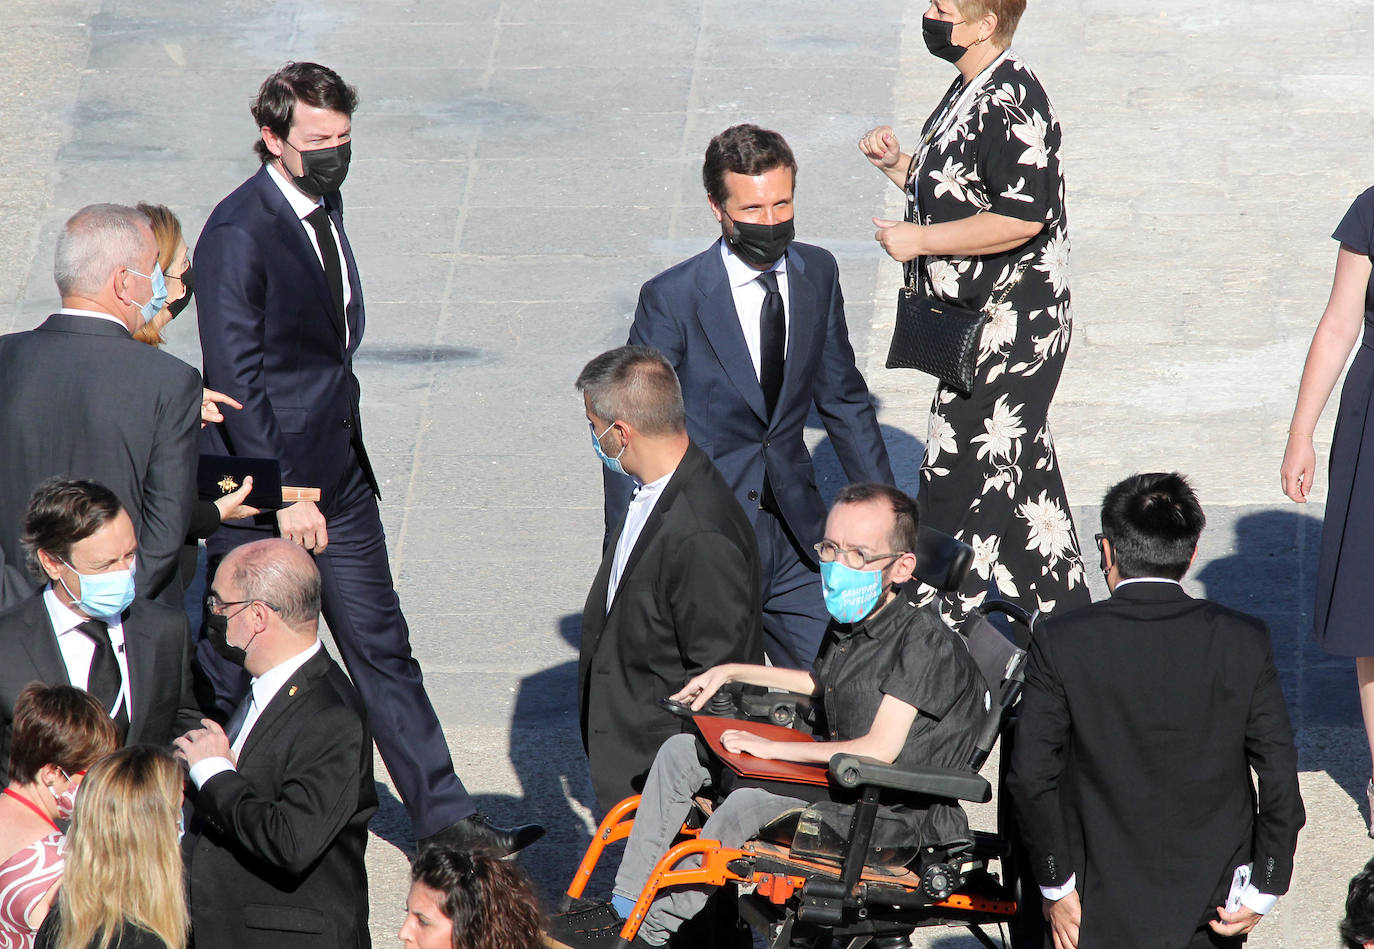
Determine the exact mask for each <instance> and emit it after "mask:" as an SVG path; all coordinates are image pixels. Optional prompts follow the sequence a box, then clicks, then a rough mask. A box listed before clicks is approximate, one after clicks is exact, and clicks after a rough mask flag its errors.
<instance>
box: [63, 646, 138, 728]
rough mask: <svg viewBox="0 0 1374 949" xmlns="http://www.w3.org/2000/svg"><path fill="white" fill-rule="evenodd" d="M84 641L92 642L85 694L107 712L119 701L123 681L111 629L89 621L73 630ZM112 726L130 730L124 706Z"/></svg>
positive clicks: (127, 712) (127, 713)
mask: <svg viewBox="0 0 1374 949" xmlns="http://www.w3.org/2000/svg"><path fill="white" fill-rule="evenodd" d="M76 628H77V629H78V630H79V631H80V632H82V633H83V634H85V636H86V638H87V639H89V640H90V641H91V642H93V643H95V653H94V654H92V656H91V668H90V671H89V672H87V673H86V691H87V692H89V693H91V695H94V696H95V698H96V701H97V702H99V703H100V704H101V705H103V706H104V707H105V710H106V711H107V712H108V711H110V710H111V709H113V708H114V707H115V703H116V702H118V701H119V695H120V690H121V686H122V685H123V684H124V678H123V676H121V675H120V674H119V662H118V661H117V660H116V659H115V653H114V646H112V645H111V644H110V629H109V627H108V626H106V625H105V623H103V622H101V621H100V620H98V619H88V620H86V622H84V623H81V624H79V625H78V626H77V627H76ZM114 722H115V725H116V726H118V727H119V728H120V729H121V731H127V730H128V727H129V710H128V709H127V708H125V707H124V706H123V705H120V707H119V714H118V715H115V716H114Z"/></svg>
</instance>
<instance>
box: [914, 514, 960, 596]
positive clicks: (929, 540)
mask: <svg viewBox="0 0 1374 949" xmlns="http://www.w3.org/2000/svg"><path fill="white" fill-rule="evenodd" d="M915 554H916V579H917V580H920V581H921V582H922V583H924V584H926V585H927V586H932V587H934V588H935V589H937V590H943V591H950V590H957V589H958V588H959V584H961V583H963V582H964V577H966V576H967V575H968V572H969V568H970V567H972V566H973V548H972V547H970V546H969V545H968V544H966V543H964V542H963V541H961V540H955V539H954V538H953V537H951V536H949V535H948V534H943V533H941V532H940V531H937V530H936V529H935V528H933V527H926V526H925V525H924V524H923V525H921V528H920V530H919V533H918V536H917V538H916V550H915Z"/></svg>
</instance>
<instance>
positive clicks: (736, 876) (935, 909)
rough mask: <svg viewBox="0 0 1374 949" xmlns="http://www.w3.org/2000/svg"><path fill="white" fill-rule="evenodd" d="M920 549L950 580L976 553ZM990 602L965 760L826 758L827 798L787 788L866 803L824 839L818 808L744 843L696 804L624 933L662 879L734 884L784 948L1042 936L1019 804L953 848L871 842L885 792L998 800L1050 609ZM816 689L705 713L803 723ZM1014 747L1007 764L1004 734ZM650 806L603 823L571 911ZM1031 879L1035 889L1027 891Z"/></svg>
mask: <svg viewBox="0 0 1374 949" xmlns="http://www.w3.org/2000/svg"><path fill="white" fill-rule="evenodd" d="M916 553H917V571H916V573H917V579H919V580H921V581H922V582H924V583H927V584H928V585H930V586H933V587H936V588H937V589H941V590H953V589H955V588H957V587H958V585H959V583H960V581H961V580H962V579H963V578H964V576H965V575H966V574H967V572H968V570H969V568H970V566H971V564H972V550H971V549H970V548H969V547H968V546H967V545H965V544H963V543H961V542H960V541H958V540H955V539H954V538H952V537H949V536H948V535H945V534H941V533H940V532H938V531H934V530H931V529H928V528H924V527H923V528H921V537H920V543H919V545H918V549H917V551H916ZM980 612H981V614H982V615H981V616H980V617H979V618H978V620H977V621H975V622H974V623H973V624H971V626H972V628H971V629H970V632H969V637H968V639H969V647H970V652H971V653H972V654H973V658H974V659H975V661H976V662H977V664H978V666H979V668H980V670H981V671H982V672H983V676H984V678H985V679H986V680H987V682H988V686H989V691H990V694H991V695H992V696H993V697H994V700H993V702H992V704H991V708H990V709H989V711H988V716H987V719H986V721H985V723H984V725H983V727H982V729H981V731H980V733H979V735H978V739H977V742H976V745H975V748H974V751H973V752H972V754H971V756H970V760H969V762H968V768H967V770H958V769H947V768H922V769H913V770H903V769H898V768H896V767H894V766H892V765H889V764H884V763H882V762H879V761H876V760H873V759H867V758H860V757H857V756H854V755H848V754H837V755H835V756H834V757H832V758H831V759H830V762H829V767H828V779H829V782H830V786H829V788H810V789H808V790H810V791H812V792H819V797H818V796H817V794H815V793H813V794H811V795H808V794H807V793H806V792H805V791H802V790H798V789H799V788H800V787H801V786H799V785H789V786H787V787H788V788H791V789H790V790H782V789H779V790H780V793H787V794H790V795H792V796H796V797H803V798H808V799H813V800H817V799H826V798H828V797H829V796H831V795H833V794H840V795H843V796H845V798H846V799H847V800H852V801H854V802H855V808H854V814H853V818H852V821H851V823H850V826H849V828H848V834H847V835H845V834H840V835H834V837H833V839H830V840H826V841H819V840H818V836H817V827H816V821H814V820H810V821H808V820H806V819H805V816H806V814H809V813H810V812H809V811H807V812H804V811H803V810H802V809H800V808H799V809H795V810H793V811H790V812H788V813H786V814H783V815H781V816H779V817H778V818H776V819H775V820H774V821H772V822H770V823H769V824H768V825H767V826H765V827H764V828H763V830H762V831H760V833H759V834H758V836H757V837H755V838H754V839H753V840H751V841H748V842H747V843H745V844H744V845H743V846H741V847H739V848H730V847H725V846H723V845H721V844H720V843H719V842H717V841H713V840H704V839H701V837H700V830H699V829H697V828H699V826H700V821H699V820H696V819H694V818H696V817H698V816H700V815H695V814H694V815H693V817H692V818H689V819H688V821H687V824H685V825H684V826H683V828H682V830H681V832H680V833H679V836H678V838H677V840H678V842H677V843H676V844H675V845H674V846H672V847H671V848H670V849H669V850H668V852H667V853H665V854H664V855H663V857H662V858H661V859H660V860H659V861H658V863H657V865H656V866H655V867H654V870H653V872H652V873H651V874H650V877H649V881H648V883H647V884H646V885H645V887H644V889H643V891H642V892H641V893H640V896H639V900H638V902H637V903H636V905H635V907H634V911H633V913H632V914H631V915H630V917H629V919H627V920H626V921H625V924H624V927H623V928H622V929H621V931H620V944H621V945H629V944H630V942H631V941H632V940H633V939H634V937H635V934H636V933H637V932H638V930H639V926H640V924H641V923H642V922H643V920H644V917H645V914H646V913H647V912H648V911H649V907H650V905H651V904H652V903H653V901H654V898H655V897H656V896H657V895H658V893H659V891H660V890H662V889H665V888H668V887H675V886H687V885H693V884H708V885H711V886H714V887H720V886H723V885H724V884H726V883H734V884H735V886H736V888H737V890H738V893H739V918H740V919H741V920H742V921H744V922H747V923H748V924H749V925H750V926H751V927H752V928H753V929H754V931H755V932H756V933H760V934H764V935H765V937H766V938H765V942H766V944H767V945H768V946H770V947H772V949H791V947H828V946H834V947H845V949H861V947H873V949H894V947H899V946H907V945H909V940H910V937H911V934H912V933H913V932H915V931H916V929H917V928H920V927H931V926H948V927H960V928H965V929H967V930H968V931H969V932H970V933H971V934H972V935H973V936H974V937H975V938H976V939H977V940H978V941H979V943H981V944H982V945H984V946H986V947H988V949H995V945H996V944H995V943H994V942H993V940H992V938H991V937H990V936H989V935H988V934H987V933H986V932H985V931H984V929H983V927H984V926H988V925H997V924H1009V926H1010V928H1011V931H1012V933H1013V940H1014V944H1020V945H1031V944H1034V945H1039V938H1040V936H1039V926H1040V923H1039V902H1040V900H1039V893H1038V892H1037V891H1036V889H1035V887H1034V882H1033V881H1032V880H1031V878H1030V876H1029V872H1028V868H1027V867H1026V863H1025V858H1024V855H1023V853H1021V852H1020V850H1019V847H1018V845H1017V841H1016V835H1015V833H1014V828H1013V827H1012V826H1011V824H1012V820H1011V819H1012V814H1011V808H1010V806H1009V804H1008V802H1005V801H999V807H998V821H997V823H998V832H996V833H985V832H980V831H976V830H974V831H971V837H972V840H971V841H965V842H963V843H961V844H956V845H953V846H949V847H937V846H925V847H908V848H901V847H898V848H886V849H887V850H888V853H887V854H883V855H881V856H882V857H885V859H875V855H874V853H873V851H871V848H870V843H871V842H872V840H873V831H874V824H875V821H876V820H877V817H878V808H879V803H880V802H882V803H894V802H903V801H905V802H907V803H911V804H913V805H917V806H921V807H929V806H930V805H931V804H932V803H952V804H956V805H957V804H958V802H959V801H970V802H977V803H987V802H988V801H990V800H992V787H991V785H990V783H989V782H988V780H987V779H986V778H984V777H981V776H980V775H979V774H978V773H977V772H978V771H979V769H980V768H981V767H982V766H983V764H984V763H985V762H986V761H987V758H988V757H989V755H990V754H991V752H992V749H993V746H994V744H995V743H996V742H997V740H998V737H999V736H1002V735H1007V734H1008V733H1009V731H1010V725H1011V723H1012V720H1013V716H1014V708H1015V705H1016V701H1017V699H1018V697H1019V696H1020V693H1021V688H1022V685H1023V683H1024V663H1025V659H1026V654H1027V651H1028V649H1029V645H1030V639H1031V637H1033V636H1034V632H1035V624H1036V620H1037V619H1038V614H1030V613H1027V612H1026V611H1025V610H1024V609H1022V608H1021V607H1019V606H1017V605H1016V604H1013V603H1009V602H1005V601H1000V600H988V601H986V602H985V603H984V604H983V606H982V607H980ZM989 614H1002V615H1004V616H1006V617H1008V618H1010V620H1011V621H1012V623H1013V624H1015V627H1016V629H1017V631H1018V634H1017V635H1016V640H1017V641H1016V642H1013V641H1012V640H1011V639H1009V638H1008V637H1007V635H1004V634H1003V632H1002V631H1000V630H998V629H997V628H995V627H994V626H993V625H992V624H991V623H990V622H988V620H987V618H986V617H987V616H988V615H989ZM809 701H810V699H809V697H804V696H791V695H787V694H785V693H777V692H771V693H762V694H755V695H750V694H747V693H745V694H741V695H738V696H732V697H728V698H726V697H723V696H722V694H717V695H716V696H713V702H712V704H711V705H710V706H708V708H707V709H704V710H703V712H705V713H707V714H713V715H718V716H721V717H727V718H747V719H751V720H760V721H769V722H772V723H773V724H779V725H789V726H797V725H802V724H803V723H804V721H805V719H806V715H807V709H808V706H809ZM698 714H700V713H698ZM1002 747H1003V755H1002V761H1003V764H1004V765H1005V761H1006V747H1007V741H1006V740H1004V741H1003V745H1002ZM638 804H639V797H638V796H637V795H636V796H632V797H629V798H626V799H625V800H623V801H621V802H620V803H619V804H618V805H616V806H615V807H614V808H612V809H611V811H610V813H608V814H607V815H606V817H605V819H604V820H603V821H602V822H601V825H600V826H599V827H598V828H597V831H596V834H595V835H594V837H593V839H592V842H591V844H590V846H589V847H588V848H587V852H586V855H585V856H584V857H583V859H582V862H581V864H580V865H579V867H578V869H577V872H576V874H575V876H574V878H573V880H572V883H571V885H570V886H569V887H568V890H567V892H566V894H565V895H564V897H563V901H562V905H561V907H560V909H561V910H562V911H566V910H568V909H569V908H570V907H571V906H573V905H574V904H575V903H577V902H579V900H580V898H581V896H582V893H583V891H584V889H585V887H586V885H587V883H588V881H589V880H590V878H591V875H592V872H593V871H594V869H595V867H596V865H597V862H598V860H599V859H600V857H601V854H602V853H603V852H604V850H605V848H606V847H607V846H608V845H609V844H611V843H613V842H615V841H618V840H623V839H625V838H626V837H628V836H629V834H630V830H631V828H632V827H633V826H634V813H635V810H636V808H637V807H638ZM699 805H700V807H701V808H702V809H703V810H704V809H705V808H707V807H709V806H710V805H709V802H707V801H699ZM820 836H822V837H824V836H826V835H825V834H823V833H822V834H821V835H820ZM693 855H697V856H699V858H700V865H698V866H680V864H681V863H682V861H683V860H684V859H686V858H688V857H691V856H693ZM1022 888H1025V889H1026V892H1027V893H1028V894H1029V895H1028V897H1027V898H1026V900H1024V901H1023V899H1022V896H1021V892H1022ZM1023 903H1025V904H1026V905H1025V907H1024V909H1023V908H1022V904H1023ZM1032 913H1033V915H1031V914H1032ZM1018 934H1019V935H1018ZM1004 943H1005V937H1004ZM669 944H670V945H673V944H674V943H673V942H671V941H670V943H669ZM551 945H557V943H556V942H551Z"/></svg>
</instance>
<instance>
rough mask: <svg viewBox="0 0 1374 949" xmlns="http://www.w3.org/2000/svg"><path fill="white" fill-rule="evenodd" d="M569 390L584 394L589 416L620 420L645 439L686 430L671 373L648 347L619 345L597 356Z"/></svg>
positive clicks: (669, 365)
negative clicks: (573, 389)
mask: <svg viewBox="0 0 1374 949" xmlns="http://www.w3.org/2000/svg"><path fill="white" fill-rule="evenodd" d="M574 386H575V387H576V389H577V391H578V392H584V393H586V395H587V398H588V401H589V402H590V403H591V410H592V414H593V415H595V416H596V417H597V418H601V419H605V420H606V422H607V423H610V422H614V421H615V420H617V419H620V420H621V421H625V422H629V423H630V424H631V425H633V426H634V427H635V428H636V429H638V430H639V431H641V432H643V433H644V434H645V435H676V434H679V433H681V432H685V431H686V430H687V409H686V407H685V406H684V405H683V403H682V386H681V385H680V384H679V383H678V381H677V373H676V372H674V371H673V365H672V363H670V362H668V360H667V359H666V358H665V357H664V355H663V354H662V353H661V352H659V351H658V350H657V349H654V348H653V347H651V346H621V347H618V348H616V349H612V350H608V351H607V352H604V353H602V354H601V355H600V356H597V357H596V358H595V359H593V360H592V361H591V362H589V363H587V365H585V366H584V367H582V371H581V372H580V373H578V375H577V382H576V383H574Z"/></svg>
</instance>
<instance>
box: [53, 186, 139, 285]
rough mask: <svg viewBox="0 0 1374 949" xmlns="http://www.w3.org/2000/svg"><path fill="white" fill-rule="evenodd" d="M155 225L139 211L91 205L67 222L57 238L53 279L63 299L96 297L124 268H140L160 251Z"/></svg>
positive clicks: (113, 205)
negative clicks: (152, 252)
mask: <svg viewBox="0 0 1374 949" xmlns="http://www.w3.org/2000/svg"><path fill="white" fill-rule="evenodd" d="M156 246H157V245H156V242H155V241H154V240H153V229H152V222H151V221H149V220H148V216H147V215H146V214H144V213H143V212H142V211H140V210H138V209H137V208H131V207H126V206H125V205H122V204H88V205H86V207H84V208H82V209H81V210H80V211H77V212H76V213H75V214H73V215H72V216H71V217H69V218H67V223H66V224H65V225H63V227H62V233H61V234H59V235H58V236H57V251H56V253H55V254H54V255H53V267H52V275H53V279H54V280H56V281H57V291H58V293H60V294H61V295H62V296H64V297H66V296H73V295H78V296H88V297H93V296H95V295H97V294H98V293H100V290H101V288H102V287H103V286H104V285H105V281H106V279H108V278H109V276H110V274H111V273H113V272H114V271H116V270H118V269H119V268H120V267H130V268H135V267H139V266H140V261H139V256H140V255H141V254H143V253H144V252H146V251H147V250H148V249H149V248H156Z"/></svg>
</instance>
